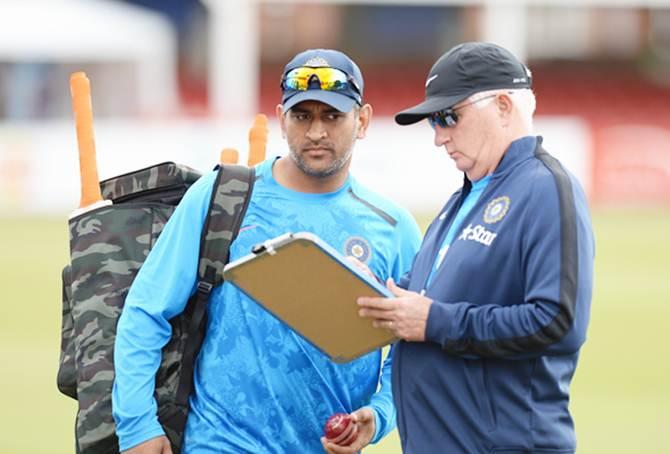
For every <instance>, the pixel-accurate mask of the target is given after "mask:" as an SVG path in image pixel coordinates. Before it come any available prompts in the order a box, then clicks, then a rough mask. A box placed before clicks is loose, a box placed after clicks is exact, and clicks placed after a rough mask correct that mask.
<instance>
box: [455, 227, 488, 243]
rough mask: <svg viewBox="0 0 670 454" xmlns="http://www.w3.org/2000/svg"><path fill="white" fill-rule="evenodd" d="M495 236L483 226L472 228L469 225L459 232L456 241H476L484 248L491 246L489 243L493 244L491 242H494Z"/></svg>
mask: <svg viewBox="0 0 670 454" xmlns="http://www.w3.org/2000/svg"><path fill="white" fill-rule="evenodd" d="M497 236H498V234H497V233H493V232H491V231H489V230H486V228H485V227H484V226H483V225H476V226H474V227H473V226H472V224H470V225H468V226H467V227H466V228H464V229H463V230H462V231H461V235H460V236H459V237H458V239H459V240H463V241H476V242H477V243H481V244H483V245H484V246H491V243H493V240H495V239H496V237H497Z"/></svg>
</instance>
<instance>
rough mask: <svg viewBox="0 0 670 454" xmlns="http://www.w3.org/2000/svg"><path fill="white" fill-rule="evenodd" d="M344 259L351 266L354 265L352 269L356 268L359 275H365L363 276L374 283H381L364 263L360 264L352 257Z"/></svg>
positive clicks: (348, 256)
mask: <svg viewBox="0 0 670 454" xmlns="http://www.w3.org/2000/svg"><path fill="white" fill-rule="evenodd" d="M345 258H346V259H347V261H348V262H349V263H351V264H352V265H354V267H355V268H357V269H358V271H360V272H361V273H363V274H365V275H366V276H368V277H369V278H370V279H372V280H375V281H377V282H382V281H381V280H380V279H379V278H377V276H375V273H373V272H372V270H371V269H370V267H368V266H367V265H366V264H365V263H363V262H361V261H360V260H358V259H357V258H356V257H354V256H352V255H347V256H346V257H345Z"/></svg>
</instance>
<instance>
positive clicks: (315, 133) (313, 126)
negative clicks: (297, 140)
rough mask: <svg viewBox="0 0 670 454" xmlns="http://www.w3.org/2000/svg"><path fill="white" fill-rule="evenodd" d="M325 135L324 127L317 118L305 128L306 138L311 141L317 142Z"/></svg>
mask: <svg viewBox="0 0 670 454" xmlns="http://www.w3.org/2000/svg"><path fill="white" fill-rule="evenodd" d="M325 137H326V128H324V125H323V122H322V121H321V120H318V119H315V120H313V121H312V122H311V123H310V125H309V129H308V130H307V138H308V139H309V140H311V141H313V142H318V141H319V140H321V139H323V138H325Z"/></svg>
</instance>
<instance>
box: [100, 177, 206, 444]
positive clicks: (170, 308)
mask: <svg viewBox="0 0 670 454" xmlns="http://www.w3.org/2000/svg"><path fill="white" fill-rule="evenodd" d="M215 176H216V174H215V173H211V174H208V175H205V176H203V177H202V178H200V179H199V180H198V181H197V182H196V183H195V184H194V185H193V186H192V187H191V188H190V189H189V190H188V192H187V193H186V195H185V196H184V198H183V199H182V201H181V203H180V204H179V206H178V207H177V209H176V210H175V212H174V214H173V215H172V216H171V218H170V220H169V221H168V223H167V224H166V225H165V228H164V230H163V232H162V233H161V235H160V236H159V238H158V241H156V244H155V245H154V247H153V249H152V250H151V252H150V253H149V256H148V257H147V259H146V261H145V262H144V264H143V265H142V267H141V268H140V271H139V273H138V274H137V277H136V278H135V280H134V281H133V284H132V286H131V288H130V291H129V292H128V296H127V297H126V301H125V305H124V308H123V312H122V314H121V317H120V318H119V323H118V326H117V333H116V340H115V344H114V372H115V379H114V385H113V389H112V409H113V416H114V420H115V422H116V433H117V436H118V437H119V444H120V449H121V451H124V450H126V449H129V448H132V447H133V446H135V445H138V444H140V443H142V442H144V441H147V440H149V439H151V438H154V437H157V436H160V435H163V434H164V431H163V429H162V427H161V426H160V424H159V422H158V417H157V414H156V412H157V404H156V400H155V398H154V388H155V380H156V371H157V370H158V367H159V366H160V362H161V349H162V348H163V347H164V346H165V344H166V343H167V342H168V341H169V340H170V336H171V334H172V329H171V325H170V323H169V320H170V319H171V318H173V317H174V316H176V315H178V314H180V313H181V312H182V311H183V310H184V308H185V306H186V303H187V301H188V298H189V296H190V295H191V294H192V293H193V292H194V290H195V285H196V279H197V268H198V253H199V245H200V236H201V232H202V225H203V223H204V219H205V217H206V214H207V209H208V206H209V200H210V197H211V193H212V186H213V183H214V179H215Z"/></svg>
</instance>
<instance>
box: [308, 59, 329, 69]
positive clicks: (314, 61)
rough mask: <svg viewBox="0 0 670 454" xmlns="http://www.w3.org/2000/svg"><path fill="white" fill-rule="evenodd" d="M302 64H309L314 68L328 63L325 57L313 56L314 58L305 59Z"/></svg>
mask: <svg viewBox="0 0 670 454" xmlns="http://www.w3.org/2000/svg"><path fill="white" fill-rule="evenodd" d="M304 66H311V67H314V68H320V67H323V66H330V64H328V62H327V61H326V59H325V58H322V57H314V58H310V59H309V60H307V62H306V63H305V64H304Z"/></svg>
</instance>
